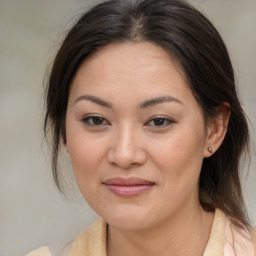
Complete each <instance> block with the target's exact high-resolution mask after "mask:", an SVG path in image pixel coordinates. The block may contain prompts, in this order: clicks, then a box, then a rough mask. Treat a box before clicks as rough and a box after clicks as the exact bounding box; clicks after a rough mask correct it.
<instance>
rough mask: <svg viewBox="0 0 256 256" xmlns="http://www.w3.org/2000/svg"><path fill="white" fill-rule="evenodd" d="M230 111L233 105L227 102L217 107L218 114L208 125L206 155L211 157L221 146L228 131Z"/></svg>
mask: <svg viewBox="0 0 256 256" xmlns="http://www.w3.org/2000/svg"><path fill="white" fill-rule="evenodd" d="M230 113H231V107H230V104H229V103H227V102H223V103H222V104H221V105H219V106H217V107H216V115H215V116H214V117H212V118H211V119H210V120H209V122H208V125H207V138H206V143H205V150H204V157H210V156H211V155H212V154H214V152H216V151H217V150H218V148H219V147H220V145H221V143H222V141H223V140H224V138H225V135H226V132H227V127H228V121H229V117H230Z"/></svg>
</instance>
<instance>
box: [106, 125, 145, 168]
mask: <svg viewBox="0 0 256 256" xmlns="http://www.w3.org/2000/svg"><path fill="white" fill-rule="evenodd" d="M109 156H110V157H109V159H110V161H111V162H112V163H115V164H116V165H118V166H120V167H122V168H128V167H129V166H130V165H134V164H142V163H143V162H144V161H145V152H143V149H142V147H141V145H140V140H139V134H138V130H137V129H136V127H134V125H132V124H129V123H124V124H122V125H120V126H119V127H117V128H116V130H115V131H114V132H113V141H112V147H111V149H110V152H109Z"/></svg>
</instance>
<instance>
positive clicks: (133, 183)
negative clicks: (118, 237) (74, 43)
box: [66, 42, 207, 230]
mask: <svg viewBox="0 0 256 256" xmlns="http://www.w3.org/2000/svg"><path fill="white" fill-rule="evenodd" d="M66 139H67V140H66V147H67V149H68V151H69V153H70V157H71V162H72V166H73V170H74V174H75V178H76V181H77V184H78V187H79V189H80V191H81V193H82V195H83V196H84V198H85V200H86V201H87V202H88V203H89V205H90V206H91V207H92V208H93V209H94V210H95V211H96V212H97V213H98V214H99V215H100V216H102V217H103V218H104V219H105V220H106V221H107V222H108V223H109V225H112V226H113V227H117V228H120V229H125V230H138V229H146V228H152V227H154V226H157V225H160V224H163V223H166V222H167V221H169V220H171V219H172V218H174V216H176V215H177V214H178V213H180V212H182V211H185V210H186V211H187V210H191V208H192V207H198V206H199V200H198V178H199V174H200V169H201V165H202V161H203V158H204V157H205V155H206V148H207V145H206V144H207V143H206V141H207V129H206V127H205V123H204V119H203V115H202V111H201V108H200V106H199V105H198V103H197V101H196V100H195V98H194V96H193V94H192V92H191V90H190V89H189V87H188V85H187V83H186V81H185V79H184V76H183V74H182V72H181V71H180V70H179V67H178V65H176V64H175V62H174V61H173V60H172V58H171V57H170V56H169V55H168V53H167V52H166V51H165V50H164V49H162V48H160V47H158V46H156V45H154V44H151V43H146V42H144V43H119V44H111V45H108V46H107V47H105V48H103V49H102V50H100V51H99V52H97V53H96V54H94V55H93V56H91V57H90V58H89V59H87V60H86V61H85V62H84V63H82V65H81V66H80V68H79V70H78V71H77V73H76V75H75V77H74V80H73V82H72V85H71V89H70V94H69V100H68V107H67V114H66Z"/></svg>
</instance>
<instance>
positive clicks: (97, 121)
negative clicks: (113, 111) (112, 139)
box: [81, 115, 109, 126]
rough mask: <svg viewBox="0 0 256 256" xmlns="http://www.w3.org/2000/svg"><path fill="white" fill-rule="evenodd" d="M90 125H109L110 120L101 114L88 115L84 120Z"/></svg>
mask: <svg viewBox="0 0 256 256" xmlns="http://www.w3.org/2000/svg"><path fill="white" fill-rule="evenodd" d="M81 121H82V122H83V123H85V124H86V125H88V126H104V125H109V122H108V121H107V120H106V119H105V118H104V117H102V116H99V115H87V116H85V117H84V118H83V119H82V120H81Z"/></svg>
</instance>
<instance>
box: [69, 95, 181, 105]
mask: <svg viewBox="0 0 256 256" xmlns="http://www.w3.org/2000/svg"><path fill="white" fill-rule="evenodd" d="M81 100H88V101H91V102H93V103H96V104H98V105H100V106H103V107H106V108H112V107H113V105H112V104H111V103H109V102H107V101H105V100H102V99H100V98H98V97H95V96H92V95H82V96H80V97H78V98H77V99H76V100H75V102H74V104H75V103H77V102H79V101H81ZM165 102H177V103H180V104H183V102H182V101H180V100H179V99H177V98H174V97H172V96H162V97H157V98H153V99H150V100H146V101H144V102H142V103H141V104H140V105H139V108H147V107H151V106H154V105H157V104H161V103H165Z"/></svg>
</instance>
